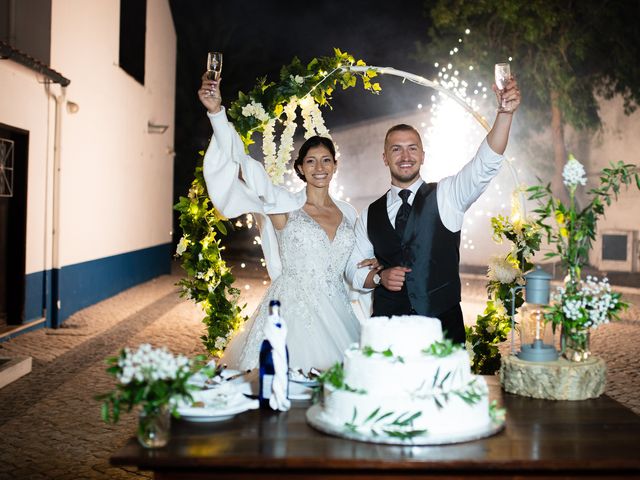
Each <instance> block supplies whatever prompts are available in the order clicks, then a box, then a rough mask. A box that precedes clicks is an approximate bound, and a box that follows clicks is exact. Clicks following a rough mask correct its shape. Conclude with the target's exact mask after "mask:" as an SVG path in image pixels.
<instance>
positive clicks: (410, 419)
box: [323, 377, 491, 435]
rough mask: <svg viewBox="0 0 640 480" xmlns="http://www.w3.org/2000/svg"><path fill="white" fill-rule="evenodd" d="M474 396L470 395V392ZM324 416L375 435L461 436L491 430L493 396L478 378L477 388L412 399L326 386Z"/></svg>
mask: <svg viewBox="0 0 640 480" xmlns="http://www.w3.org/2000/svg"><path fill="white" fill-rule="evenodd" d="M471 390H472V391H473V392H474V394H473V395H471V396H470V395H469V392H470V391H471ZM323 413H324V417H325V418H327V419H331V420H330V421H331V422H332V423H333V424H334V425H336V426H341V425H344V428H345V429H350V430H352V431H358V432H361V433H367V432H370V433H371V434H372V435H376V434H389V432H414V433H415V432H423V433H424V434H429V435H447V434H450V435H459V434H461V433H464V432H468V431H475V430H478V429H483V428H488V426H489V425H490V424H491V417H490V415H489V397H488V389H487V385H486V382H485V380H484V379H483V378H482V377H475V378H474V381H473V388H472V389H466V390H463V391H458V392H433V394H432V395H421V397H420V398H416V397H415V396H414V397H411V396H409V395H407V394H405V393H402V394H399V393H398V394H396V393H394V392H393V388H392V387H390V388H389V391H388V393H386V394H382V395H381V394H375V395H371V394H367V393H358V392H350V391H345V390H337V389H334V388H332V387H331V386H329V385H325V389H324V401H323Z"/></svg>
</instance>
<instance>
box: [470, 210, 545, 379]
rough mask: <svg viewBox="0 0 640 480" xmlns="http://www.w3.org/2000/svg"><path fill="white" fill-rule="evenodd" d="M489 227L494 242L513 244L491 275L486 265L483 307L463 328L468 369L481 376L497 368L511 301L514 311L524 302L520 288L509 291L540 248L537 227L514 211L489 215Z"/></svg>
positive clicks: (508, 320)
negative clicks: (507, 214)
mask: <svg viewBox="0 0 640 480" xmlns="http://www.w3.org/2000/svg"><path fill="white" fill-rule="evenodd" d="M514 204H515V200H514ZM491 226H492V228H493V239H494V241H495V242H497V243H502V240H503V239H506V240H508V241H510V242H511V243H512V244H513V246H512V248H511V251H510V252H509V253H508V254H507V255H506V257H505V259H504V262H503V265H502V267H500V266H499V265H497V266H495V267H494V268H493V270H494V272H493V274H492V267H491V265H490V269H489V270H490V271H489V273H490V275H489V281H488V283H487V294H488V296H489V300H488V301H487V306H486V307H485V310H484V312H483V313H482V314H481V315H478V317H477V319H476V324H475V325H472V326H470V327H466V328H465V330H466V337H467V349H469V350H471V351H472V352H473V359H472V365H471V367H472V370H473V372H474V373H477V374H482V375H493V374H494V373H496V372H497V371H498V370H499V369H500V358H501V356H500V350H499V349H498V346H499V345H500V344H501V343H502V342H504V341H505V340H507V338H508V335H509V332H510V331H511V310H512V303H514V311H515V312H516V313H517V309H518V308H520V307H521V306H522V304H523V303H524V299H523V294H522V290H518V291H517V292H516V294H515V296H513V295H512V293H511V291H512V289H514V288H516V287H518V286H519V285H522V284H523V283H524V279H523V274H524V273H526V272H528V271H529V270H531V269H532V268H533V264H532V263H531V258H532V257H533V255H534V254H535V252H537V251H538V250H539V249H540V240H541V233H540V228H539V226H538V225H537V224H536V223H535V222H532V221H527V220H526V219H522V217H521V215H520V214H519V213H518V212H515V214H512V216H511V218H506V217H503V216H502V215H498V216H496V217H493V218H492V219H491ZM499 270H503V271H506V274H502V275H501V274H499V273H495V272H496V271H499ZM509 270H511V271H509Z"/></svg>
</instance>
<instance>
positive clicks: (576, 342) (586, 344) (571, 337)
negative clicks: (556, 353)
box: [560, 328, 591, 362]
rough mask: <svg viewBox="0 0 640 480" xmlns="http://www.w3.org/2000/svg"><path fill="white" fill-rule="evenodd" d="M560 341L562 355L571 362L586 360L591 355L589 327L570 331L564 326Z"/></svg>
mask: <svg viewBox="0 0 640 480" xmlns="http://www.w3.org/2000/svg"><path fill="white" fill-rule="evenodd" d="M560 342H561V343H560V346H561V348H562V356H563V357H564V358H566V359H567V360H569V361H570V362H584V361H585V360H587V359H588V358H589V357H590V356H591V345H590V331H589V329H586V330H578V331H576V332H573V333H569V332H568V331H567V330H566V329H564V328H563V329H562V334H561V335H560Z"/></svg>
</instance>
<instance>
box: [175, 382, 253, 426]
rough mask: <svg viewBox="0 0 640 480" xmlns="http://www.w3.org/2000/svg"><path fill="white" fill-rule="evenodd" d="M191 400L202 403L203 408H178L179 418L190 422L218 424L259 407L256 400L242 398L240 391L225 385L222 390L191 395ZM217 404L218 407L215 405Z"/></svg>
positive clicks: (203, 391) (215, 389)
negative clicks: (222, 393)
mask: <svg viewBox="0 0 640 480" xmlns="http://www.w3.org/2000/svg"><path fill="white" fill-rule="evenodd" d="M221 390H225V391H226V392H224V395H225V400H226V401H225V400H220V399H221V393H220V391H221ZM193 400H194V401H196V402H203V403H204V404H205V406H204V407H193V406H187V405H183V406H180V407H178V413H179V414H180V418H182V419H184V420H187V421H190V422H220V421H222V420H227V419H229V418H231V417H233V416H234V415H237V414H239V413H242V412H246V411H247V410H253V409H256V408H258V407H259V402H258V400H251V399H249V398H247V397H245V396H244V394H243V393H242V389H240V388H234V386H232V385H230V384H227V385H226V386H225V387H224V388H223V387H221V388H213V389H209V390H202V391H198V392H194V393H193ZM216 402H219V403H220V404H219V405H216Z"/></svg>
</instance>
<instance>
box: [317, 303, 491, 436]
mask: <svg viewBox="0 0 640 480" xmlns="http://www.w3.org/2000/svg"><path fill="white" fill-rule="evenodd" d="M322 388H323V395H322V402H321V403H320V404H318V405H315V406H314V407H312V409H311V410H310V411H309V413H308V415H307V417H308V418H309V421H310V423H311V424H312V425H314V426H316V427H318V428H320V429H321V430H324V431H327V432H328V433H336V434H344V435H343V436H347V437H352V438H358V439H362V440H370V441H381V442H384V443H450V442H454V441H463V440H470V439H473V438H480V437H482V436H486V435H488V434H491V433H494V432H495V431H497V429H496V428H497V426H498V424H499V425H500V426H501V419H499V418H497V417H498V416H500V415H501V414H502V412H500V411H498V409H496V407H495V405H491V406H490V405H489V400H488V388H487V384H486V382H485V380H484V378H482V377H480V376H475V375H472V374H471V368H470V362H469V355H468V353H467V351H466V350H465V349H464V348H463V347H462V346H459V345H455V344H453V343H452V342H451V341H449V340H445V339H444V337H443V334H442V327H441V323H440V321H439V320H438V319H436V318H427V317H422V316H402V317H391V318H388V317H373V318H369V319H367V320H366V321H364V322H363V324H362V331H361V336H360V345H359V346H358V345H353V346H351V347H349V348H348V349H347V351H346V352H345V356H344V362H343V365H340V364H336V365H335V366H334V367H332V368H331V369H330V370H328V371H327V372H325V374H324V375H323V376H322ZM380 439H381V440H380ZM385 439H386V440H389V439H391V440H397V442H395V441H392V442H387V441H386V440H385Z"/></svg>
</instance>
